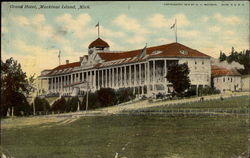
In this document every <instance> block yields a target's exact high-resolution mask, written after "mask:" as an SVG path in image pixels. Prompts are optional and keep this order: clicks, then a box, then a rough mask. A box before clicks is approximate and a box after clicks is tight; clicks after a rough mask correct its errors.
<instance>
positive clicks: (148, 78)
mask: <svg viewBox="0 0 250 158" xmlns="http://www.w3.org/2000/svg"><path fill="white" fill-rule="evenodd" d="M149 63H150V62H149V61H148V62H147V65H146V66H147V95H149V90H150V88H149V87H150V64H149Z"/></svg>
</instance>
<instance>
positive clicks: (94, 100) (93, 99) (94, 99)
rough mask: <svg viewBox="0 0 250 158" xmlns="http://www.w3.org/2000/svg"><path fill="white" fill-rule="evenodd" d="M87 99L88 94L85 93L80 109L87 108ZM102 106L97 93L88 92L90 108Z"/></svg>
mask: <svg viewBox="0 0 250 158" xmlns="http://www.w3.org/2000/svg"><path fill="white" fill-rule="evenodd" d="M86 99H87V96H86V95H85V96H84V97H83V100H82V102H81V105H80V110H86ZM99 107H101V104H100V102H99V100H98V95H97V93H91V92H90V93H89V94H88V110H90V109H96V108H99Z"/></svg>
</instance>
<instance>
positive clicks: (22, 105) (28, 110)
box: [13, 93, 32, 116]
mask: <svg viewBox="0 0 250 158" xmlns="http://www.w3.org/2000/svg"><path fill="white" fill-rule="evenodd" d="M15 99H17V100H21V102H19V104H18V105H15V106H14V112H13V114H14V115H15V116H24V115H25V116H27V115H30V114H32V107H31V106H30V105H29V103H28V101H27V99H26V97H25V96H24V95H23V94H22V93H18V95H17V96H16V98H15Z"/></svg>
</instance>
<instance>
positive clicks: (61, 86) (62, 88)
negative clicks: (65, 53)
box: [60, 76, 63, 92]
mask: <svg viewBox="0 0 250 158" xmlns="http://www.w3.org/2000/svg"><path fill="white" fill-rule="evenodd" d="M60 90H61V92H62V91H63V76H61V88H60Z"/></svg>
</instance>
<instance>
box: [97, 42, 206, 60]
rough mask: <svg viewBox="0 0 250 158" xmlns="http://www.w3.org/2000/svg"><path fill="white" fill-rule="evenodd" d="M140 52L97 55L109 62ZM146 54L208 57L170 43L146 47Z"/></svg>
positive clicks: (154, 55)
mask: <svg viewBox="0 0 250 158" xmlns="http://www.w3.org/2000/svg"><path fill="white" fill-rule="evenodd" d="M141 51H142V49H138V50H132V51H126V52H120V53H109V52H102V53H98V54H99V56H100V57H101V58H102V59H103V60H105V61H111V60H117V59H123V58H131V57H135V56H138V55H139V54H140V53H141ZM156 51H159V53H156ZM146 52H147V55H149V56H151V57H210V56H208V55H206V54H204V53H201V52H199V51H197V50H195V49H191V48H189V47H187V46H184V45H182V44H180V43H170V44H165V45H160V46H154V47H148V48H147V49H146ZM182 52H186V53H182Z"/></svg>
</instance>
